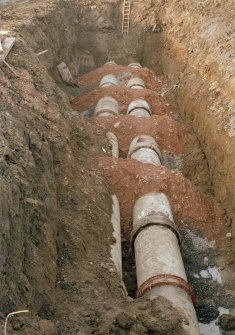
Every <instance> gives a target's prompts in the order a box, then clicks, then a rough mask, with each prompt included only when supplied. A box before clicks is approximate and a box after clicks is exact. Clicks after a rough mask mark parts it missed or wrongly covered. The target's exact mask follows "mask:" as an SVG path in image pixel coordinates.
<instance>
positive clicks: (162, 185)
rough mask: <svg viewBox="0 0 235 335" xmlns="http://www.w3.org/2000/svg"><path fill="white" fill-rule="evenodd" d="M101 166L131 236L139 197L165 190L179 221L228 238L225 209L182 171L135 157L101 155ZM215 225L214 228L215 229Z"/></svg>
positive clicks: (215, 236) (212, 235)
mask: <svg viewBox="0 0 235 335" xmlns="http://www.w3.org/2000/svg"><path fill="white" fill-rule="evenodd" d="M98 163H99V167H100V169H101V170H102V171H103V173H104V175H105V176H106V177H107V179H108V181H109V183H110V184H111V186H112V188H113V190H114V192H115V194H117V196H118V198H119V201H120V205H121V214H122V224H123V226H122V228H123V232H124V233H125V235H127V236H128V237H129V236H130V232H131V230H132V210H133V206H134V203H135V202H136V201H137V199H138V198H139V197H141V196H142V195H144V194H146V193H149V192H164V193H165V194H166V195H167V196H168V197H169V201H170V203H171V206H172V209H173V212H174V218H175V222H176V224H177V225H178V226H179V227H181V228H182V229H188V228H190V227H191V226H192V225H193V226H194V229H198V232H199V233H200V234H202V235H204V236H206V237H208V238H210V239H213V240H216V241H217V242H218V243H219V241H220V240H221V239H225V235H226V229H225V227H224V221H223V215H224V212H223V210H222V208H221V206H220V205H219V204H218V203H217V202H216V201H215V200H214V199H213V198H212V197H209V196H207V195H205V194H204V193H202V192H200V191H199V190H198V189H197V188H196V187H195V186H194V185H193V184H191V182H190V181H189V180H187V179H186V178H184V177H183V176H182V174H181V173H179V172H174V171H170V170H168V169H167V168H165V167H163V166H154V165H151V164H145V165H143V163H141V162H138V161H136V160H134V159H126V160H123V159H115V158H108V157H99V159H98ZM212 227H213V229H212Z"/></svg>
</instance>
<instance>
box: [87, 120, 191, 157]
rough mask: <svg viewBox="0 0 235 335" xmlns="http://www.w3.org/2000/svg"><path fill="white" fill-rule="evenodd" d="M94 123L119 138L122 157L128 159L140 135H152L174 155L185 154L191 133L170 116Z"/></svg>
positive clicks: (163, 148)
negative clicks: (136, 138) (134, 142)
mask: <svg viewBox="0 0 235 335" xmlns="http://www.w3.org/2000/svg"><path fill="white" fill-rule="evenodd" d="M89 120H90V121H91V122H92V123H95V124H97V125H99V126H102V127H103V128H105V129H106V130H107V131H111V132H113V133H114V134H115V135H116V136H117V138H118V144H119V151H120V156H121V157H123V158H124V157H126V156H127V153H128V149H129V146H130V143H131V141H132V139H133V138H134V137H135V136H138V135H150V136H152V137H153V138H154V139H155V140H156V142H157V143H158V145H159V147H160V149H162V150H165V151H167V152H169V153H171V154H173V155H180V154H182V153H183V151H184V148H185V145H186V143H187V140H188V138H189V136H190V135H189V133H187V132H186V130H185V128H184V127H183V126H181V125H180V124H179V123H177V122H175V121H174V120H173V119H172V118H171V117H169V116H168V115H161V116H157V115H153V116H152V117H151V118H144V117H143V118H139V117H135V116H131V115H125V116H124V115H119V116H108V117H95V118H91V119H89Z"/></svg>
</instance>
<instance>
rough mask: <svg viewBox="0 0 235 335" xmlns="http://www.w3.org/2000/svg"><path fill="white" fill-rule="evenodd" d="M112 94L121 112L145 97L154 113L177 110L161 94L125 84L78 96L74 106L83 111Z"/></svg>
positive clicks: (75, 108) (160, 113)
mask: <svg viewBox="0 0 235 335" xmlns="http://www.w3.org/2000/svg"><path fill="white" fill-rule="evenodd" d="M104 96H111V97H113V98H114V99H116V100H117V102H118V103H119V106H120V107H121V112H122V113H124V114H126V112H127V107H128V105H129V103H130V102H131V101H133V100H135V99H140V98H142V99H145V100H146V101H147V102H148V103H149V106H150V108H151V111H152V113H153V114H156V115H163V114H170V113H173V112H175V109H174V108H173V107H171V106H170V105H169V104H168V103H167V102H166V101H165V100H164V99H163V98H162V97H161V96H160V95H159V94H157V93H155V92H153V91H151V90H148V89H140V90H138V89H132V88H128V87H125V86H111V87H104V88H98V89H96V90H94V91H92V92H90V93H88V94H86V95H84V96H80V97H78V98H76V99H75V100H74V101H73V103H72V107H73V109H74V110H77V111H79V112H83V111H85V110H88V109H92V108H94V107H95V106H96V104H97V102H98V101H99V99H100V98H102V97H104Z"/></svg>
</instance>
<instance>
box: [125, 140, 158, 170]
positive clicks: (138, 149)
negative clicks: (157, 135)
mask: <svg viewBox="0 0 235 335" xmlns="http://www.w3.org/2000/svg"><path fill="white" fill-rule="evenodd" d="M127 157H128V158H132V159H136V160H137V161H140V162H142V163H149V164H153V165H161V158H162V156H161V152H160V150H159V147H158V145H157V143H156V141H155V140H154V138H153V137H151V136H148V135H139V136H137V137H135V138H134V139H133V140H132V142H131V144H130V147H129V152H128V155H127Z"/></svg>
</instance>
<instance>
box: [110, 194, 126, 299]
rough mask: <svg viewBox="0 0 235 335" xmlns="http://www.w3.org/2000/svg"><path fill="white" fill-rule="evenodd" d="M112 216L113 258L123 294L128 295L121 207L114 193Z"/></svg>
mask: <svg viewBox="0 0 235 335" xmlns="http://www.w3.org/2000/svg"><path fill="white" fill-rule="evenodd" d="M112 202H113V204H112V210H113V211H112V216H111V223H112V226H113V237H114V240H115V242H114V243H113V244H112V245H111V260H112V261H113V263H114V266H115V268H116V270H117V273H118V274H119V277H120V282H121V287H122V291H123V294H124V295H125V296H126V295H127V290H126V286H125V284H124V282H123V279H122V243H121V223H120V207H119V201H118V198H117V196H116V195H115V194H114V195H112Z"/></svg>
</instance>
